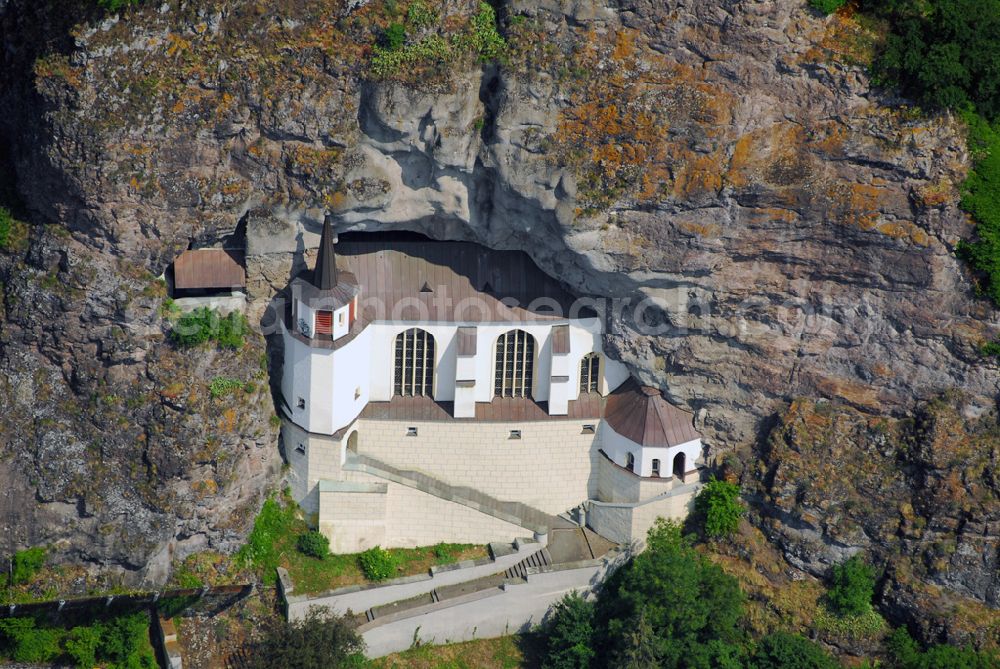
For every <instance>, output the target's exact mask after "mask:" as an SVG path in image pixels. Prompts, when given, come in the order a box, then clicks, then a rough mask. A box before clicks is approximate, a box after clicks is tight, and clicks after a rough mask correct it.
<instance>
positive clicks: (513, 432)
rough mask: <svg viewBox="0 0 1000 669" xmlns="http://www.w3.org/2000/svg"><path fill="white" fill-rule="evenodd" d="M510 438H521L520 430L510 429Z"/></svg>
mask: <svg viewBox="0 0 1000 669" xmlns="http://www.w3.org/2000/svg"><path fill="white" fill-rule="evenodd" d="M510 438H511V439H520V438H521V431H520V430H511V431H510Z"/></svg>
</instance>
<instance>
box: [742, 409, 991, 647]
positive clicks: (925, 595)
mask: <svg viewBox="0 0 1000 669" xmlns="http://www.w3.org/2000/svg"><path fill="white" fill-rule="evenodd" d="M998 458H1000V429H998V426H997V415H996V412H995V411H989V412H986V413H983V412H982V411H980V410H979V409H978V408H977V407H976V406H975V404H974V403H971V402H970V401H969V398H968V397H966V396H965V395H963V394H962V393H949V394H947V395H945V396H943V397H940V398H937V399H935V400H933V401H930V402H927V403H925V404H922V405H921V406H920V407H918V408H917V409H916V410H915V411H914V413H913V415H912V416H909V417H907V418H904V419H901V420H896V419H886V418H882V417H875V416H871V415H868V414H863V413H861V412H859V411H857V410H854V409H851V408H848V407H845V406H843V405H838V404H834V403H828V402H823V403H819V404H817V403H814V402H810V401H804V400H799V401H796V402H794V403H792V405H791V408H790V409H789V410H788V411H787V412H786V413H785V414H784V415H783V416H782V417H781V420H780V422H779V424H778V425H777V426H776V427H775V428H774V430H773V431H772V433H771V435H770V438H769V439H768V440H767V441H766V443H765V444H764V445H763V446H762V447H761V448H760V449H759V450H758V451H757V452H756V453H755V454H754V457H753V458H750V459H749V461H750V462H752V464H751V465H750V466H749V467H748V469H747V470H746V471H745V472H744V483H745V487H746V488H747V489H750V490H755V492H756V495H755V496H754V497H755V500H756V502H757V505H756V508H757V509H758V510H759V512H760V514H761V517H760V518H758V524H759V525H760V526H761V527H762V528H764V530H765V532H766V533H767V534H768V535H769V538H770V539H771V540H772V542H773V543H775V545H776V546H778V548H779V549H780V550H781V551H782V553H783V554H784V556H785V559H786V560H787V561H788V562H789V563H790V564H792V565H794V566H795V567H798V568H800V569H802V570H804V571H807V572H810V573H812V574H814V575H816V576H820V577H824V576H825V575H826V574H827V573H828V571H829V568H830V566H831V565H832V564H835V563H839V562H841V561H843V560H844V559H846V558H847V557H848V556H850V555H852V554H854V553H856V552H859V551H862V552H863V553H864V554H865V556H866V558H867V559H869V560H871V561H872V562H873V563H874V564H875V565H876V566H877V567H879V568H881V569H883V570H884V571H883V575H882V577H881V579H880V581H881V584H880V588H879V594H878V599H879V602H880V604H881V605H882V606H883V609H884V610H885V611H887V612H888V613H890V614H892V615H893V617H894V618H895V620H896V622H900V621H903V622H906V623H908V624H909V625H910V626H911V627H912V628H913V629H916V630H921V632H922V633H923V636H924V637H925V638H927V639H934V640H937V641H948V642H950V643H956V644H960V645H961V644H966V643H974V644H976V645H977V646H979V645H993V646H996V645H1000V614H998V613H997V611H996V609H997V608H998V605H1000V551H998V547H1000V481H998V480H997V477H996V467H997V462H998Z"/></svg>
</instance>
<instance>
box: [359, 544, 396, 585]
mask: <svg viewBox="0 0 1000 669" xmlns="http://www.w3.org/2000/svg"><path fill="white" fill-rule="evenodd" d="M358 564H360V565H361V571H363V572H364V574H365V578H367V579H368V580H369V581H384V580H385V579H387V578H390V577H391V576H394V575H395V574H396V568H397V567H398V566H399V560H397V559H396V556H395V555H393V554H392V553H390V552H389V551H387V550H385V549H384V548H382V547H381V546H375V547H374V548H369V549H368V550H366V551H365V552H364V553H361V554H360V555H358Z"/></svg>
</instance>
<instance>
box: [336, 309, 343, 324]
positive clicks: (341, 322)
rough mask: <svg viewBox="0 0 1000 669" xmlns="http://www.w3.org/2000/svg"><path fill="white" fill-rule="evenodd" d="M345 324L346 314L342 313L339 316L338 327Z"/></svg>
mask: <svg viewBox="0 0 1000 669" xmlns="http://www.w3.org/2000/svg"><path fill="white" fill-rule="evenodd" d="M343 324H344V312H343V311H341V312H340V313H339V314H337V325H343Z"/></svg>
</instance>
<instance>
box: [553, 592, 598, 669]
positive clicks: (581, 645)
mask: <svg viewBox="0 0 1000 669" xmlns="http://www.w3.org/2000/svg"><path fill="white" fill-rule="evenodd" d="M545 632H546V648H545V661H544V662H542V669H587V668H588V667H590V662H591V660H592V659H593V658H594V655H595V652H594V648H593V635H594V605H593V604H591V603H590V602H588V601H587V600H585V599H584V598H583V597H581V596H580V595H579V593H577V592H571V593H570V594H568V595H566V596H565V597H563V598H562V599H561V600H560V601H559V602H558V603H557V604H556V605H555V607H553V609H552V617H551V618H550V620H549V622H548V625H547V626H546V630H545Z"/></svg>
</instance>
